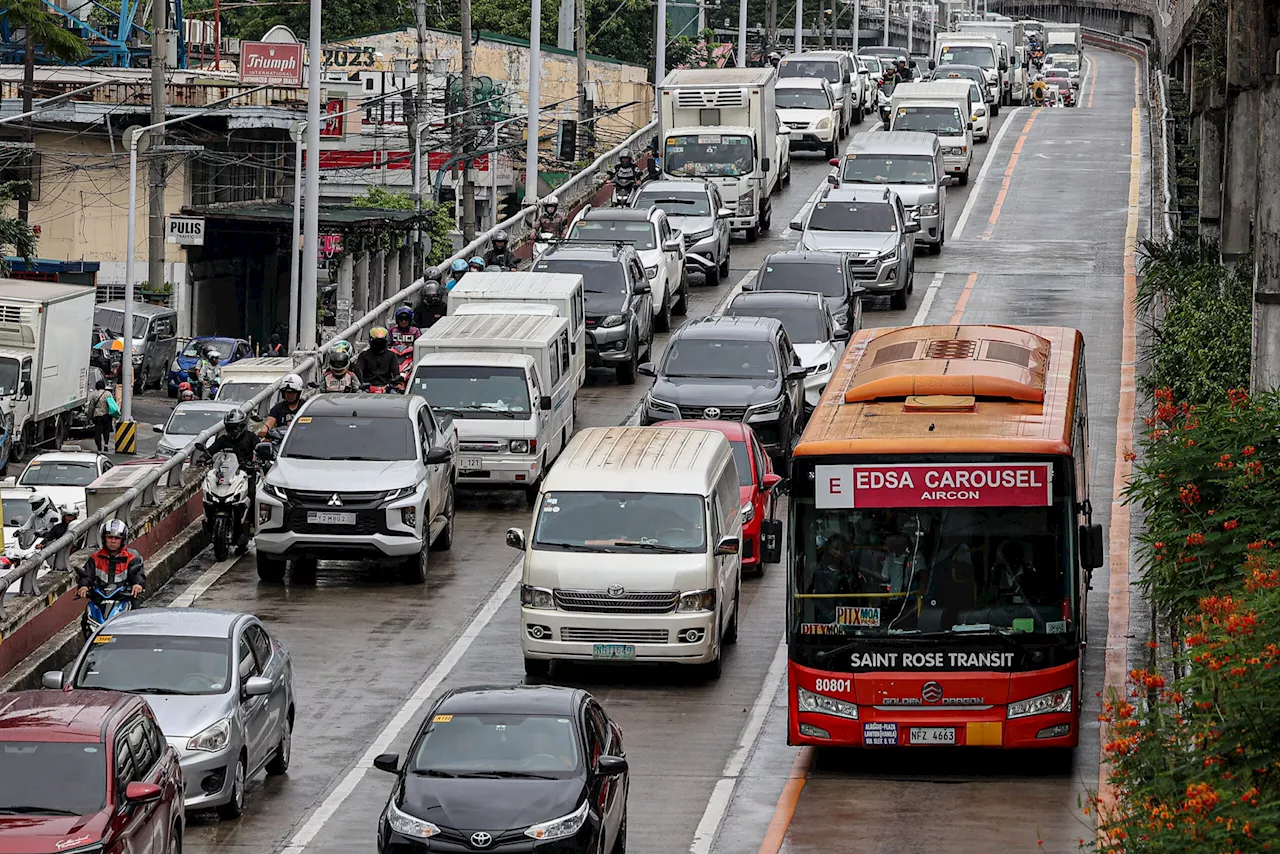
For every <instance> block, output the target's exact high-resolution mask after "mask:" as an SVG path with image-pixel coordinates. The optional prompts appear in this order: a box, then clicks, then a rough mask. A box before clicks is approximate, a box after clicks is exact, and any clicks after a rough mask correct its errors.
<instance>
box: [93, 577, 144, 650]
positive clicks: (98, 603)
mask: <svg viewBox="0 0 1280 854" xmlns="http://www.w3.org/2000/svg"><path fill="white" fill-rule="evenodd" d="M132 610H133V595H132V594H131V593H130V592H129V588H128V587H126V586H124V585H123V584H108V585H106V586H105V587H90V588H89V604H88V605H87V606H86V607H85V609H84V617H83V618H82V619H81V620H80V626H81V628H83V629H84V637H85V640H88V639H89V638H91V637H92V636H93V634H94V632H96V631H98V629H100V628H102V627H103V625H105V624H106V623H108V622H109V621H110V620H111V619H112V618H113V617H118V616H120V615H121V614H124V613H126V612H128V611H132Z"/></svg>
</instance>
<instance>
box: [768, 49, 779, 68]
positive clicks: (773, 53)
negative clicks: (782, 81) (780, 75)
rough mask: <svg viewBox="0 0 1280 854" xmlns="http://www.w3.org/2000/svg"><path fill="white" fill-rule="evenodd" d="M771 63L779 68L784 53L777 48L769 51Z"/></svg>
mask: <svg viewBox="0 0 1280 854" xmlns="http://www.w3.org/2000/svg"><path fill="white" fill-rule="evenodd" d="M769 64H770V65H772V66H773V67H774V68H777V67H778V66H779V65H781V64H782V54H780V53H778V52H777V51H776V50H773V51H769Z"/></svg>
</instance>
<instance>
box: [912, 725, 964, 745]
mask: <svg viewBox="0 0 1280 854" xmlns="http://www.w3.org/2000/svg"><path fill="white" fill-rule="evenodd" d="M910 738H911V743H912V744H955V743H956V728H955V727H950V726H913V727H912V728H911V736H910Z"/></svg>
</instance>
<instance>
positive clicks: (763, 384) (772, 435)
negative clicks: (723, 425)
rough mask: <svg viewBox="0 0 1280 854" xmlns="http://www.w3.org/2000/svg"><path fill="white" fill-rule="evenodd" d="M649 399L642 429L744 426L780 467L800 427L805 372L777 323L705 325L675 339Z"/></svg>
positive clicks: (645, 369) (733, 320)
mask: <svg viewBox="0 0 1280 854" xmlns="http://www.w3.org/2000/svg"><path fill="white" fill-rule="evenodd" d="M640 373H642V374H644V375H645V376H649V377H655V379H654V383H653V388H651V389H650V390H649V394H648V395H647V396H646V397H645V402H644V423H645V424H656V423H657V422H659V421H672V420H676V419H684V420H689V419H710V420H713V421H716V420H723V421H744V422H746V423H747V424H749V425H751V429H753V430H755V432H756V436H758V437H759V438H760V444H762V445H764V447H765V450H766V451H768V452H769V455H770V456H772V457H774V458H775V459H776V460H779V461H781V462H782V464H783V466H784V467H785V465H786V461H787V460H789V459H790V456H791V442H792V439H793V438H794V436H795V434H796V432H797V430H798V429H799V424H800V414H801V410H802V408H803V394H804V388H803V385H802V383H803V382H804V377H805V369H804V368H803V367H801V365H800V359H799V358H798V357H797V356H796V353H795V350H794V349H793V348H792V346H791V342H790V340H788V339H787V333H786V331H785V330H784V329H783V328H782V324H781V323H779V322H778V321H777V320H775V319H773V318H771V317H704V318H701V319H699V320H696V321H693V322H691V323H687V324H685V325H684V326H683V327H681V328H680V330H679V331H677V332H675V333H674V334H673V335H672V336H671V340H670V341H669V342H668V343H667V350H666V353H665V354H664V355H663V359H662V367H661V368H660V369H656V370H655V368H654V366H653V365H652V364H650V363H647V362H646V363H645V364H643V365H641V366H640Z"/></svg>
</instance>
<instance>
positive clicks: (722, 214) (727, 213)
mask: <svg viewBox="0 0 1280 854" xmlns="http://www.w3.org/2000/svg"><path fill="white" fill-rule="evenodd" d="M732 217H733V211H732V210H730V209H729V208H721V209H720V210H718V211H716V219H731V218H732Z"/></svg>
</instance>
